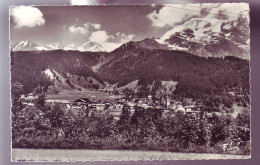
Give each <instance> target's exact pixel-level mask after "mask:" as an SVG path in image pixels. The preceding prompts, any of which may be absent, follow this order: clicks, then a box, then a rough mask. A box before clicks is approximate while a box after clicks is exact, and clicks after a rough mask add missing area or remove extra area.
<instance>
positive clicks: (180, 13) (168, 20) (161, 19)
mask: <svg viewBox="0 0 260 165" xmlns="http://www.w3.org/2000/svg"><path fill="white" fill-rule="evenodd" d="M188 8H190V7H188V6H185V5H183V4H174V5H165V6H164V7H163V8H162V9H160V10H159V11H158V12H157V11H154V12H152V13H150V14H148V15H147V17H148V18H149V19H150V20H151V21H152V25H153V26H155V27H165V26H174V25H175V24H176V23H178V22H180V21H182V20H183V18H187V17H190V16H193V15H199V13H196V12H194V11H189V10H188ZM184 9H185V10H184Z"/></svg>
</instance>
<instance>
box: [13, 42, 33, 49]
mask: <svg viewBox="0 0 260 165" xmlns="http://www.w3.org/2000/svg"><path fill="white" fill-rule="evenodd" d="M13 50H14V51H31V50H37V45H36V44H35V43H33V42H31V41H29V40H26V41H21V42H20V43H18V44H16V45H15V47H14V48H13Z"/></svg>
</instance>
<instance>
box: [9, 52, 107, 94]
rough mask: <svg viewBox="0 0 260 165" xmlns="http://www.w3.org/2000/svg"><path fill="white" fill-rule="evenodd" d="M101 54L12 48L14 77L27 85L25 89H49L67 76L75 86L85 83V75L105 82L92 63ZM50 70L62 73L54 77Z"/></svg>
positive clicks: (69, 82) (67, 81) (15, 80)
mask: <svg viewBox="0 0 260 165" xmlns="http://www.w3.org/2000/svg"><path fill="white" fill-rule="evenodd" d="M100 57H101V54H100V53H91V52H79V51H63V50H55V51H42V52H40V51H12V52H11V80H12V82H13V83H14V82H18V83H20V84H21V85H23V86H24V90H25V93H30V92H32V91H34V90H36V89H38V88H42V89H41V90H43V91H47V89H48V87H49V86H52V85H54V86H55V82H57V81H58V80H61V79H65V80H66V83H65V86H68V85H69V86H70V87H75V88H77V87H78V86H77V85H79V86H82V87H84V86H83V85H84V83H81V79H85V80H87V79H89V78H90V77H92V78H94V79H95V80H97V81H98V82H99V83H100V84H102V83H103V81H102V80H101V79H100V78H99V76H98V75H97V74H96V73H94V72H93V71H92V70H91V66H93V65H95V64H96V63H97V62H98V61H99V58H100ZM46 73H49V75H48V74H46ZM50 74H55V75H60V76H56V78H57V77H59V78H57V79H56V78H55V81H54V80H53V79H52V78H51V77H50ZM75 78H77V79H78V81H76V80H75ZM56 80H57V81H56ZM82 81H83V80H82ZM73 82H75V83H74V84H73ZM62 84H64V83H62ZM75 84H76V85H75ZM65 86H63V87H65ZM38 90H39V89H38Z"/></svg>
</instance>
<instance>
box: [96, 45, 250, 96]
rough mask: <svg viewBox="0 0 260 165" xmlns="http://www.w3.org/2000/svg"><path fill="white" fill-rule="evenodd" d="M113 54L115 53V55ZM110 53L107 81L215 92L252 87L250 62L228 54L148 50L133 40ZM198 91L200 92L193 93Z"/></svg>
mask: <svg viewBox="0 0 260 165" xmlns="http://www.w3.org/2000/svg"><path fill="white" fill-rule="evenodd" d="M111 53H114V54H113V55H112V54H111ZM111 53H110V56H112V57H113V58H111V59H110V60H109V61H108V62H107V63H105V64H104V65H102V66H101V67H100V69H99V70H98V72H97V73H98V74H99V75H100V76H101V77H102V78H103V79H105V80H108V81H111V82H118V83H119V86H124V85H126V84H128V83H130V82H132V81H136V80H138V85H142V86H144V87H145V86H147V85H149V84H151V83H152V82H154V81H156V80H160V81H161V80H164V81H175V82H178V85H177V86H176V91H177V92H179V93H182V91H181V90H180V89H181V88H182V89H183V88H184V87H185V88H190V89H189V90H190V92H187V91H186V90H185V91H186V93H189V94H191V95H194V93H197V92H198V91H199V92H201V93H209V94H210V93H214V92H216V91H222V92H223V90H224V89H225V88H227V89H230V87H234V88H242V87H243V88H245V90H248V89H249V88H248V87H249V62H248V61H247V60H243V59H239V58H235V57H225V58H204V57H198V56H195V55H193V54H190V53H187V52H182V51H169V50H163V49H156V50H151V49H146V48H142V47H139V46H138V44H136V43H133V42H130V43H128V44H125V45H123V46H122V47H120V48H119V49H117V50H115V51H113V52H111ZM193 90H197V92H192V91H193Z"/></svg>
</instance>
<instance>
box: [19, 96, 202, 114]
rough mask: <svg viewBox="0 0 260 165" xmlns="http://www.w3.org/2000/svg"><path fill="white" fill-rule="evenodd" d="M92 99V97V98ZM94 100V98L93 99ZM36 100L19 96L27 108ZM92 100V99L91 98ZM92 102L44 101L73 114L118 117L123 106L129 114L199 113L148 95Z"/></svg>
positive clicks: (177, 102) (192, 106)
mask: <svg viewBox="0 0 260 165" xmlns="http://www.w3.org/2000/svg"><path fill="white" fill-rule="evenodd" d="M93 97H94V96H93ZM94 98H95V97H94ZM35 99H37V96H34V95H33V94H29V95H27V96H26V97H25V96H24V95H22V96H21V100H22V104H26V105H28V106H34V100H35ZM92 99H93V98H92ZM95 100H96V99H93V100H92V101H91V100H90V99H88V98H79V99H77V100H75V101H73V102H69V101H67V100H46V101H45V103H46V104H54V103H59V104H61V105H62V106H63V107H64V108H65V109H66V110H70V111H72V112H74V113H78V112H80V111H82V110H85V109H88V110H95V111H97V112H106V111H109V112H111V113H112V114H114V115H115V116H119V115H120V113H121V111H122V110H123V107H124V106H125V107H126V108H127V109H128V110H129V111H130V112H131V113H133V112H134V110H135V108H136V107H140V108H142V109H156V110H162V111H164V112H169V111H173V112H182V113H184V114H199V113H200V112H201V111H200V110H199V109H198V108H196V106H195V105H186V106H184V105H182V103H181V102H179V101H173V100H170V99H169V98H166V99H165V100H164V102H158V101H153V99H152V96H151V95H148V97H147V98H139V99H132V100H127V99H125V98H124V97H121V98H115V99H113V101H105V102H101V101H95Z"/></svg>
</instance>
